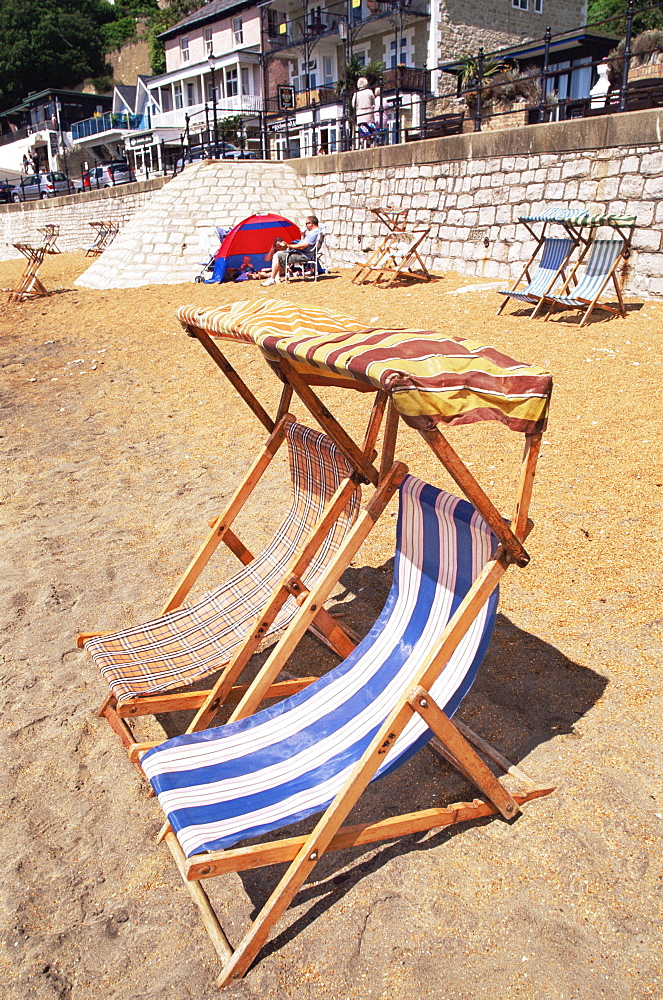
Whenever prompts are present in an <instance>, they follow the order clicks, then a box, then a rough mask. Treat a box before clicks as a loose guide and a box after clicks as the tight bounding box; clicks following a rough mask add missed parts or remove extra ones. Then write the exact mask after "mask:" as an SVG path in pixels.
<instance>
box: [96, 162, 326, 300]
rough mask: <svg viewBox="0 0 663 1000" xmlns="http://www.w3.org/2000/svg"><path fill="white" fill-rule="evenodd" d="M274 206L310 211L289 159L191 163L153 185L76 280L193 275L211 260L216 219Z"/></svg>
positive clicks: (126, 284)
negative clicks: (142, 203) (142, 202)
mask: <svg viewBox="0 0 663 1000" xmlns="http://www.w3.org/2000/svg"><path fill="white" fill-rule="evenodd" d="M268 212H276V213H277V214H279V215H284V216H285V217H286V218H288V219H291V220H292V221H293V222H295V223H297V224H299V225H301V226H303V225H304V219H305V218H306V216H307V215H310V214H311V212H312V208H311V205H310V202H309V200H308V197H307V194H306V191H305V189H304V186H303V184H302V182H301V179H300V178H299V177H298V176H297V174H296V173H295V172H294V170H293V169H292V168H291V167H289V166H288V165H287V164H285V163H277V162H274V163H264V162H261V161H257V160H256V161H252V160H238V161H233V160H203V161H201V162H199V163H193V164H191V165H190V166H188V167H186V169H185V170H183V171H182V173H181V174H178V175H177V176H176V177H174V178H173V179H172V180H171V181H169V182H168V184H166V185H165V186H164V187H163V188H162V189H161V190H160V191H157V192H155V194H154V195H153V197H152V198H151V200H150V201H149V203H148V204H146V205H145V206H144V207H142V208H141V209H140V211H138V212H137V213H136V214H135V215H134V217H133V218H132V220H131V222H129V224H128V225H127V226H126V227H125V228H124V229H123V231H122V232H121V233H120V234H119V236H117V237H116V238H115V241H114V242H113V244H112V245H111V246H110V247H109V249H108V250H107V251H106V252H105V253H104V254H103V255H102V256H101V257H99V258H97V260H96V261H95V262H94V263H93V264H92V265H91V267H89V268H88V270H87V271H85V272H84V274H82V275H81V277H80V278H79V279H78V281H77V284H79V285H83V286H84V287H86V288H136V287H138V286H140V285H152V284H155V285H171V284H178V283H179V282H185V281H193V279H194V277H195V276H196V274H198V273H199V272H200V270H201V266H202V264H204V263H206V261H207V260H208V259H209V255H210V252H211V249H212V247H213V246H214V243H213V235H214V227H215V226H223V227H225V228H228V229H229V228H231V227H232V226H235V225H236V224H237V223H238V222H241V221H242V219H245V218H247V216H249V215H254V214H266V213H268ZM218 245H219V244H218V240H217V241H216V244H215V247H218Z"/></svg>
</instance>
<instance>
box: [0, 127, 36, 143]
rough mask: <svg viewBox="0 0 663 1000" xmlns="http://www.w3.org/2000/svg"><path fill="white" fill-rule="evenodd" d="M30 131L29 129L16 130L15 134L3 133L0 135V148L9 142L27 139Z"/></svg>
mask: <svg viewBox="0 0 663 1000" xmlns="http://www.w3.org/2000/svg"><path fill="white" fill-rule="evenodd" d="M32 131H33V130H32V129H29V128H17V129H16V131H15V132H4V133H3V134H2V135H0V146H7V145H8V144H9V143H10V142H18V140H19V139H27V137H28V136H29V135H30V133H31V132H32Z"/></svg>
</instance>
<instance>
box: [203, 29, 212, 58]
mask: <svg viewBox="0 0 663 1000" xmlns="http://www.w3.org/2000/svg"><path fill="white" fill-rule="evenodd" d="M203 39H204V40H205V55H206V56H211V55H212V52H213V46H212V29H211V27H207V28H205V30H204V31H203Z"/></svg>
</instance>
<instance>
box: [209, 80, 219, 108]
mask: <svg viewBox="0 0 663 1000" xmlns="http://www.w3.org/2000/svg"><path fill="white" fill-rule="evenodd" d="M215 82H216V81H215ZM215 91H216V93H215ZM218 99H219V88H218V87H213V86H212V81H211V80H208V81H207V100H208V101H210V102H211V103H212V104H214V101H218Z"/></svg>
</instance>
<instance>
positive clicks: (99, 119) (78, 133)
mask: <svg viewBox="0 0 663 1000" xmlns="http://www.w3.org/2000/svg"><path fill="white" fill-rule="evenodd" d="M144 128H150V116H149V114H145V115H130V114H129V113H128V112H127V113H126V114H116V113H115V112H111V111H107V112H106V114H103V115H95V117H94V118H85V119H84V120H83V121H81V122H74V123H73V124H72V126H71V137H72V139H73V141H74V142H79V141H80V140H81V139H86V138H88V137H89V136H91V135H99V134H100V133H101V132H114V131H115V130H117V129H121V130H122V131H137V130H140V129H144Z"/></svg>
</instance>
